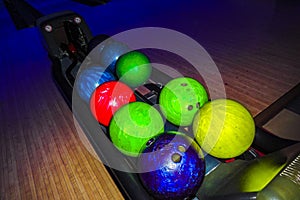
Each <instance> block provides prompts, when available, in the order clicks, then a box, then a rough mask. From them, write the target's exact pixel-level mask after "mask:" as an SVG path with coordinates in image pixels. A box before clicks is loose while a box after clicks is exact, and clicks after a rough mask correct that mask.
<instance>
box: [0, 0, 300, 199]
mask: <svg viewBox="0 0 300 200" xmlns="http://www.w3.org/2000/svg"><path fill="white" fill-rule="evenodd" d="M27 2H28V3H31V4H32V6H33V7H35V8H36V9H38V10H39V11H40V12H41V13H43V14H51V13H53V12H57V11H62V10H73V11H75V12H77V13H79V14H81V15H82V16H83V17H84V18H85V19H86V21H87V23H88V25H89V26H90V29H91V30H92V33H93V34H94V35H96V34H101V33H108V34H116V33H118V32H120V31H125V30H127V29H130V28H137V27H142V26H159V27H165V28H171V29H174V30H177V31H180V32H182V33H184V34H187V35H188V36H190V37H192V38H193V39H195V40H196V41H197V42H198V43H199V44H201V45H202V46H203V47H204V48H205V49H206V50H207V52H208V53H209V54H210V55H211V56H212V58H213V60H214V61H215V62H216V64H217V66H218V69H219V71H220V73H221V75H222V78H223V80H224V85H225V89H226V95H227V97H228V98H231V99H235V100H237V101H239V102H241V103H242V104H243V105H245V106H246V107H247V108H248V109H249V110H250V112H251V114H252V115H253V117H255V116H257V115H258V114H260V113H261V112H263V111H264V110H265V109H266V108H268V107H269V106H270V105H271V104H272V103H274V102H275V101H276V100H278V99H279V98H280V97H281V96H283V95H284V94H285V93H287V92H288V91H290V89H291V88H293V87H294V86H296V85H297V84H299V82H300V78H299V77H300V65H299V63H300V27H299V24H300V16H299V13H300V10H299V3H297V1H292V0H289V1H282V0H271V1H268V2H261V1H258V0H254V1H250V0H249V1H234V0H228V1H222V2H220V1H217V0H212V1H204V0H200V1H196V0H191V1H187V2H185V3H182V2H180V1H174V2H173V1H170V0H167V1H150V0H145V1H137V0H126V1H125V0H111V2H109V3H108V4H106V5H103V6H96V7H89V6H86V5H82V4H79V3H76V2H74V1H71V0H64V1H50V0H43V1H38V0H28V1H27ZM0 31H1V32H0V44H1V46H0V65H1V67H0V163H1V164H0V168H1V171H0V199H77V198H78V199H122V198H123V197H122V194H121V193H120V191H119V190H118V188H117V186H116V185H115V182H114V181H113V180H112V178H111V177H110V175H109V173H108V172H107V171H106V168H105V167H104V166H103V165H102V164H101V163H100V162H99V161H97V160H96V159H94V157H93V156H92V155H90V153H89V152H88V151H87V150H86V149H85V147H84V146H83V144H82V143H81V141H80V140H79V137H78V135H77V134H76V129H75V126H74V122H73V116H72V112H71V111H70V109H69V108H68V106H67V104H66V102H65V100H64V98H63V97H62V95H61V93H60V91H59V90H58V89H57V87H56V85H55V83H54V81H53V78H52V77H51V62H50V60H49V59H48V57H47V52H46V51H45V50H44V48H43V46H42V43H41V41H40V36H39V34H38V32H37V29H36V28H34V27H31V28H25V29H21V30H17V29H16V28H15V26H14V24H13V21H12V20H11V18H10V15H9V13H8V12H7V10H6V8H5V6H4V4H3V3H2V1H1V2H0ZM182 48H185V47H182ZM166 55H168V56H170V55H169V54H167V53H165V52H158V53H152V54H151V55H150V58H151V59H152V61H155V62H159V63H162V64H167V65H169V66H171V67H174V68H175V69H177V70H179V71H180V72H182V73H183V74H184V75H187V76H193V74H194V72H193V71H192V70H191V69H190V68H188V67H186V66H185V64H184V62H181V61H180V60H178V59H177V58H176V57H174V58H173V57H168V56H166ZM196 78H197V77H196Z"/></svg>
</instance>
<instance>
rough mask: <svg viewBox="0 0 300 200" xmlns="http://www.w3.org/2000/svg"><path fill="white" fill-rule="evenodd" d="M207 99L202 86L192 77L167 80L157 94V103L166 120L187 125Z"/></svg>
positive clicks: (179, 124) (178, 124)
mask: <svg viewBox="0 0 300 200" xmlns="http://www.w3.org/2000/svg"><path fill="white" fill-rule="evenodd" d="M207 101H208V94H207V92H206V90H205V88H204V86H203V85H202V84H201V83H199V82H198V81H196V80H195V79H192V78H187V77H180V78H176V79H173V80H171V81H170V82H168V83H167V84H166V85H165V86H164V87H163V89H162V91H161V93H160V95H159V105H160V108H161V111H162V113H163V115H164V116H165V117H166V119H167V120H168V121H170V122H171V123H173V124H175V125H177V126H189V125H190V124H191V123H192V121H193V118H194V115H195V114H196V112H197V111H198V110H199V109H200V108H201V107H202V106H203V105H204V104H205V103H206V102H207Z"/></svg>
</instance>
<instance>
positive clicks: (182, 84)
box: [180, 83, 188, 87]
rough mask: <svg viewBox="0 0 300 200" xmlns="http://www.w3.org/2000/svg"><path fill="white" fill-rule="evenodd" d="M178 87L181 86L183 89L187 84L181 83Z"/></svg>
mask: <svg viewBox="0 0 300 200" xmlns="http://www.w3.org/2000/svg"><path fill="white" fill-rule="evenodd" d="M180 85H181V86H183V87H185V86H187V85H188V84H187V83H181V84H180Z"/></svg>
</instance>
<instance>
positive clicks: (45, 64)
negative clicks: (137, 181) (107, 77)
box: [0, 28, 123, 200]
mask: <svg viewBox="0 0 300 200" xmlns="http://www.w3.org/2000/svg"><path fill="white" fill-rule="evenodd" d="M24 38H26V39H24ZM1 44H3V45H4V46H5V48H1V49H0V52H1V55H5V56H1V57H0V58H1V59H0V65H1V66H2V67H1V68H0V72H1V79H0V83H1V84H0V91H1V92H0V124H1V126H0V199H5V200H6V199H7V200H8V199H123V197H122V195H121V194H120V192H119V190H118V189H117V187H116V185H115V184H114V182H113V180H112V179H111V177H110V175H109V174H108V172H107V171H106V169H105V167H104V166H103V165H102V164H101V162H99V161H98V160H97V159H95V158H94V157H93V156H92V155H91V154H90V153H89V152H88V151H87V149H86V148H85V147H84V146H83V144H82V141H81V140H80V139H79V136H78V134H77V130H76V129H75V126H74V122H73V117H72V113H71V111H70V109H69V108H68V106H67V104H66V103H65V101H64V99H63V97H62V95H61V93H60V92H59V91H58V90H57V87H56V86H55V84H54V81H53V79H52V77H51V71H50V62H49V60H48V58H47V54H46V52H45V51H44V50H43V48H42V45H41V43H40V41H39V37H38V34H37V31H36V29H34V28H32V29H24V30H21V31H15V32H13V31H11V33H10V36H6V37H5V39H1ZM16 47H17V48H16ZM16 55H18V56H16Z"/></svg>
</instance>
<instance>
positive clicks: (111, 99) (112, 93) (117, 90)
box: [90, 81, 136, 126]
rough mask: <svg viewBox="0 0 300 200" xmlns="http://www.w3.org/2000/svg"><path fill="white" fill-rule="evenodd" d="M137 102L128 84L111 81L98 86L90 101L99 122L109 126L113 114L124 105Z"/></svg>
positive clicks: (92, 110)
mask: <svg viewBox="0 0 300 200" xmlns="http://www.w3.org/2000/svg"><path fill="white" fill-rule="evenodd" d="M134 101H136V98H135V96H134V92H133V91H132V89H131V88H129V87H128V86H127V85H126V84H124V83H122V82H118V81H109V82H106V83H103V84H101V85H100V86H98V87H97V88H96V89H95V91H94V92H93V94H92V97H91V99H90V110H91V112H92V114H93V116H94V117H95V118H96V119H97V121H98V122H99V123H100V124H102V125H104V126H108V125H109V123H110V120H111V118H112V116H113V114H114V113H115V112H116V111H117V110H118V109H119V108H120V107H121V106H123V105H125V104H127V103H130V102H134Z"/></svg>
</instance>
